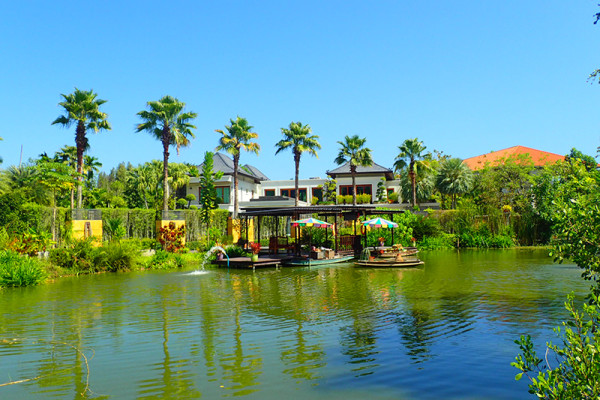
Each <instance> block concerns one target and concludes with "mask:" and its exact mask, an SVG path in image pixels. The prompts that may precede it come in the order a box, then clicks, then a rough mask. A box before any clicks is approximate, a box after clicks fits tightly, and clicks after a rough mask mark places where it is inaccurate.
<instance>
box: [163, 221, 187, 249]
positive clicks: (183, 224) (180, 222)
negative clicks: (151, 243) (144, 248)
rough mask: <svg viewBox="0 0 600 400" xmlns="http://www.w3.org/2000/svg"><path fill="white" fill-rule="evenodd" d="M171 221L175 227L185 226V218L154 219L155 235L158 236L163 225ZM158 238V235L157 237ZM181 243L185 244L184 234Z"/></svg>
mask: <svg viewBox="0 0 600 400" xmlns="http://www.w3.org/2000/svg"><path fill="white" fill-rule="evenodd" d="M171 222H174V223H175V228H179V227H180V226H185V220H175V221H170V220H166V219H163V220H159V221H156V235H157V236H158V234H159V232H160V229H161V228H164V227H165V226H169V224H170V223H171ZM157 239H158V237H157ZM183 244H185V236H184V237H183Z"/></svg>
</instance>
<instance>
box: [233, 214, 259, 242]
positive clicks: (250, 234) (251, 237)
mask: <svg viewBox="0 0 600 400" xmlns="http://www.w3.org/2000/svg"><path fill="white" fill-rule="evenodd" d="M240 226H241V224H240V220H239V219H236V220H233V219H231V218H229V219H228V220H227V235H229V236H231V237H232V238H233V243H237V242H238V240H240V238H241V237H242V238H245V237H246V229H243V232H240ZM248 241H249V242H254V220H253V219H249V220H248Z"/></svg>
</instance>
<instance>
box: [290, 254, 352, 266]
mask: <svg viewBox="0 0 600 400" xmlns="http://www.w3.org/2000/svg"><path fill="white" fill-rule="evenodd" d="M353 258H354V256H335V257H333V258H323V259H319V260H314V259H312V258H292V259H289V260H284V261H283V264H284V265H286V266H294V267H315V266H317V265H327V264H337V263H343V262H348V261H350V260H352V259H353Z"/></svg>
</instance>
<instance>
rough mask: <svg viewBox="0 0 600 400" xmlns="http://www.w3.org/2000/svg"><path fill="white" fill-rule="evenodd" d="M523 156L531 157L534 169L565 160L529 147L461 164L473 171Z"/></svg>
mask: <svg viewBox="0 0 600 400" xmlns="http://www.w3.org/2000/svg"><path fill="white" fill-rule="evenodd" d="M524 154H527V155H529V157H531V160H532V161H533V165H535V166H536V167H541V166H544V165H546V164H552V163H555V162H558V161H561V160H564V159H565V156H561V155H559V154H554V153H548V152H547V151H542V150H536V149H532V148H530V147H524V146H513V147H509V148H508V149H503V150H498V151H492V152H491V153H488V154H483V155H480V156H476V157H471V158H467V159H466V160H463V162H464V163H465V164H467V166H468V167H469V168H471V169H472V170H474V171H475V170H478V169H482V168H484V167H485V165H486V164H487V163H489V164H490V165H492V166H493V165H497V164H500V163H502V162H503V161H504V160H505V159H507V158H509V157H517V156H520V155H524Z"/></svg>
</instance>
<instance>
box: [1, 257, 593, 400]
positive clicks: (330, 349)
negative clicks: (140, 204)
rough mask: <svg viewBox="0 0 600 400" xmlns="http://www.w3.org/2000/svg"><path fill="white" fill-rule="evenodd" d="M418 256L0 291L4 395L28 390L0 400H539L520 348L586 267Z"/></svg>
mask: <svg viewBox="0 0 600 400" xmlns="http://www.w3.org/2000/svg"><path fill="white" fill-rule="evenodd" d="M421 258H422V259H423V260H424V261H425V265H424V267H422V268H419V269H394V268H389V269H372V268H356V267H354V266H352V264H340V265H335V266H329V267H320V268H313V269H309V268H281V269H277V270H276V269H265V270H257V271H255V272H252V271H246V270H244V271H241V270H229V271H228V270H226V269H212V268H210V269H207V272H206V273H205V274H197V275H191V274H189V271H170V272H160V271H145V272H134V273H127V274H104V275H94V276H82V277H74V278H63V279H59V280H57V281H56V282H54V283H49V284H46V285H42V286H38V287H32V288H23V289H7V290H3V291H0V310H1V311H2V312H1V314H0V315H1V316H0V318H1V321H0V322H1V324H0V360H1V363H0V384H4V383H8V382H15V381H22V382H20V383H17V384H12V385H7V386H0V398H2V399H4V400H6V399H26V398H27V399H28V398H35V399H64V398H69V399H72V398H94V399H105V398H106V399H108V398H115V399H183V398H185V399H197V398H203V399H217V398H229V397H245V398H249V399H267V400H268V399H281V398H288V399H308V398H310V399H328V400H336V399H345V400H348V399H367V398H368V399H411V400H412V399H415V400H417V399H418V400H420V399H440V398H444V399H511V400H513V399H520V398H524V399H526V398H531V396H530V395H529V394H528V393H527V382H526V379H523V380H522V381H520V382H516V381H515V380H514V376H515V374H516V372H517V371H516V369H514V368H513V367H511V366H510V362H512V361H513V360H514V357H515V355H516V354H517V352H518V348H517V346H516V345H515V344H514V343H513V341H514V340H515V339H517V338H518V337H519V335H521V334H525V333H529V334H531V335H532V336H533V338H534V341H535V343H537V344H538V345H542V344H543V343H544V342H545V341H547V340H553V341H555V342H556V336H555V334H554V333H553V332H552V328H553V327H554V326H556V325H558V324H559V323H560V321H561V320H562V319H564V318H565V317H566V311H565V310H564V307H563V305H564V301H565V296H566V294H567V293H569V292H570V291H575V293H576V296H577V297H576V300H578V301H579V302H581V301H582V299H583V296H584V294H585V292H586V290H587V288H588V283H586V282H584V281H583V280H582V279H581V278H580V273H581V271H580V270H579V269H578V268H577V267H575V266H573V265H569V264H563V265H558V264H554V263H553V262H552V259H551V258H549V257H548V256H547V251H544V250H488V251H460V252H458V251H434V252H422V253H421ZM538 350H539V351H541V350H543V349H541V348H539V347H538ZM82 393H84V394H83V395H82Z"/></svg>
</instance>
